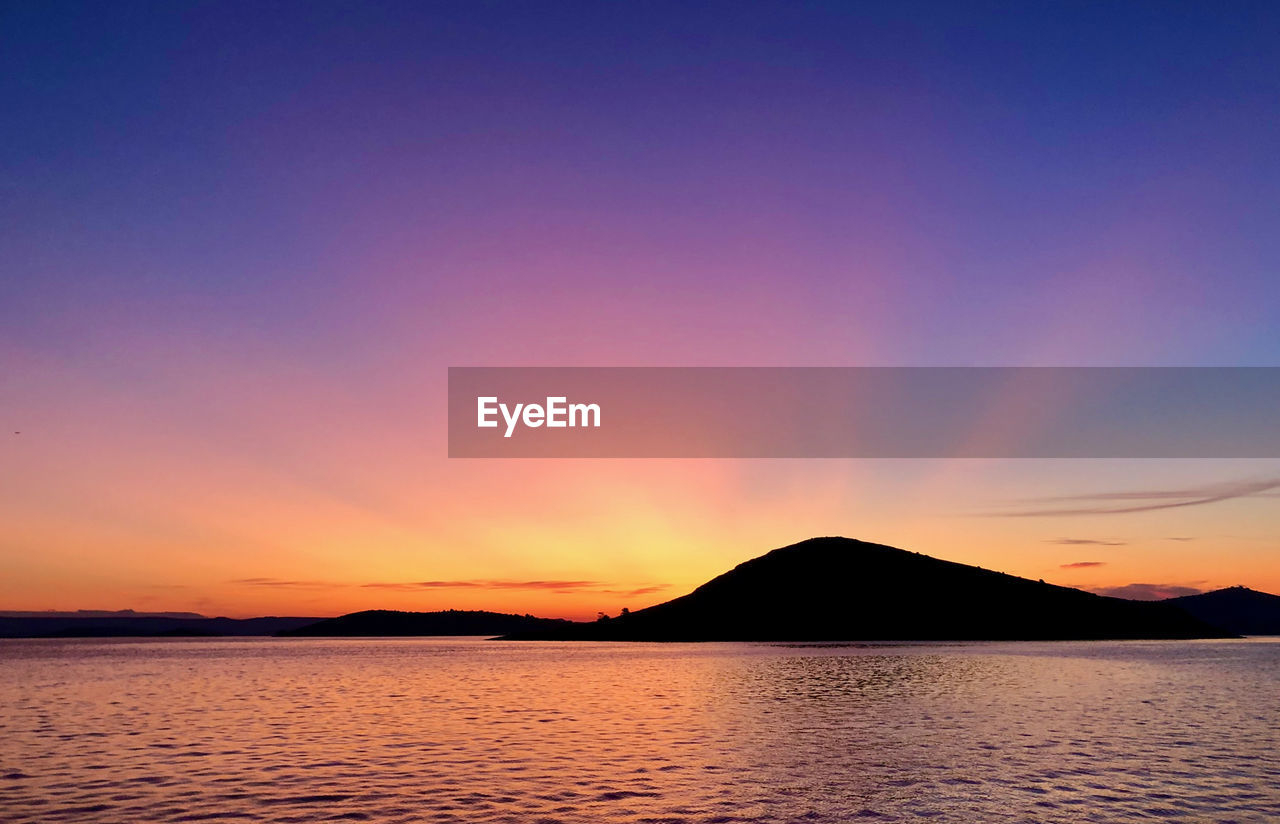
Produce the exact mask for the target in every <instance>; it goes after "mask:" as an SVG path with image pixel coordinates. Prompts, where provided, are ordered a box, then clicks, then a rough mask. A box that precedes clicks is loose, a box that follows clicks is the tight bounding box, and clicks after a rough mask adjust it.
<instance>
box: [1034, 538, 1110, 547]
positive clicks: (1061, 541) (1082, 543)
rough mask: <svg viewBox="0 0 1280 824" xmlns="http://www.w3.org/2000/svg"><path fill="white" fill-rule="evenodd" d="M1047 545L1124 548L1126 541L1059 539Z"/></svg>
mask: <svg viewBox="0 0 1280 824" xmlns="http://www.w3.org/2000/svg"><path fill="white" fill-rule="evenodd" d="M1045 543H1046V544H1062V545H1064V546H1124V545H1125V542H1124V541H1097V540H1094V539H1093V538H1057V539H1055V540H1052V541H1045Z"/></svg>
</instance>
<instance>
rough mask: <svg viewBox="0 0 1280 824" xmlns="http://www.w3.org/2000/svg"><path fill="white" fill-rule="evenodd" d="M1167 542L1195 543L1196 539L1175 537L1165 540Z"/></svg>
mask: <svg viewBox="0 0 1280 824" xmlns="http://www.w3.org/2000/svg"><path fill="white" fill-rule="evenodd" d="M1165 540H1166V541H1194V540H1195V538H1184V537H1173V538H1165Z"/></svg>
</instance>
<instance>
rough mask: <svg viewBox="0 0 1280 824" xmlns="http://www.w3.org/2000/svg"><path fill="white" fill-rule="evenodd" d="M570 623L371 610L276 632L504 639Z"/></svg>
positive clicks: (480, 614) (463, 613)
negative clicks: (507, 635)
mask: <svg viewBox="0 0 1280 824" xmlns="http://www.w3.org/2000/svg"><path fill="white" fill-rule="evenodd" d="M571 625H572V622H571V621H566V620H563V619H560V618H535V617H533V616H532V615H507V614H504V613H501V612H483V611H479V610H455V609H450V610H444V611H442V612H397V611H395V610H389V609H371V610H366V611H365V612H353V613H351V614H349V615H343V616H340V617H338V618H329V619H326V620H323V621H318V622H316V623H314V624H310V625H308V626H304V627H296V628H294V629H290V630H286V631H284V632H280V633H279V634H280V635H291V636H397V635H400V636H404V635H491V636H492V635H506V634H509V633H515V632H548V633H550V632H555V631H557V630H559V629H561V628H563V627H565V626H571Z"/></svg>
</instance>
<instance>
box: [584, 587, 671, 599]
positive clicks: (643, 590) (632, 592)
mask: <svg viewBox="0 0 1280 824" xmlns="http://www.w3.org/2000/svg"><path fill="white" fill-rule="evenodd" d="M670 586H671V585H670V584H655V585H654V586H648V587H640V588H639V589H602V590H600V593H601V594H602V595H625V596H627V597H635V596H637V595H652V594H653V593H655V592H662V591H663V590H664V589H668V588H670Z"/></svg>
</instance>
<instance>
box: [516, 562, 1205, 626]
mask: <svg viewBox="0 0 1280 824" xmlns="http://www.w3.org/2000/svg"><path fill="white" fill-rule="evenodd" d="M1228 635H1229V634H1228V633H1226V632H1224V631H1222V630H1220V629H1217V628H1216V627H1214V626H1211V625H1209V624H1207V623H1205V622H1203V621H1201V620H1199V619H1197V618H1195V617H1193V616H1192V615H1190V614H1188V613H1187V612H1184V611H1183V610H1181V609H1179V608H1178V607H1176V606H1174V605H1171V604H1167V603H1160V602H1141V601H1127V600H1123V599H1120V598H1107V597H1104V596H1101V595H1094V594H1092V593H1088V592H1083V591H1081V590H1078V589H1070V588H1068V587H1061V586H1054V585H1052V584H1046V583H1044V582H1042V581H1031V580H1028V579H1026V578H1018V577H1015V576H1012V575H1006V574H1004V573H1001V572H992V571H990V570H986V569H982V568H980V567H975V566H968V565H966V564H958V563H953V562H950V561H942V560H938V559H936V558H930V557H928V556H926V555H921V554H919V553H916V552H908V551H906V550H902V549H895V548H894V547H889V546H884V545H881V544H872V543H866V542H863V541H855V540H851V539H849V538H813V539H810V540H807V541H803V542H801V543H798V544H794V545H792V546H788V547H783V548H782V549H775V550H773V551H772V552H769V553H767V554H765V555H762V556H760V557H759V558H755V559H753V560H750V561H747V562H745V563H743V564H740V565H738V566H737V567H735V568H733V569H732V570H730V571H729V572H726V573H725V574H723V575H720V576H719V577H717V578H714V579H712V580H711V581H708V582H707V583H705V584H703V585H702V586H700V587H698V588H697V589H695V590H694V591H693V592H691V593H689V594H688V595H684V596H681V597H679V598H675V599H673V600H671V601H667V602H665V603H662V604H658V605H657V606H652V607H649V608H647V609H642V610H637V611H636V612H633V613H630V614H628V615H623V616H619V617H617V618H611V619H608V620H603V621H597V622H594V623H590V624H568V625H562V626H559V627H555V628H553V629H552V630H551V631H545V630H543V631H535V632H520V633H511V634H509V635H508V636H507V637H508V638H510V639H582V640H646V641H713V640H714V641H854V640H1059V639H1061V640H1065V639H1080V640H1084V639H1112V638H1115V639H1118V638H1221V637H1228Z"/></svg>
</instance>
